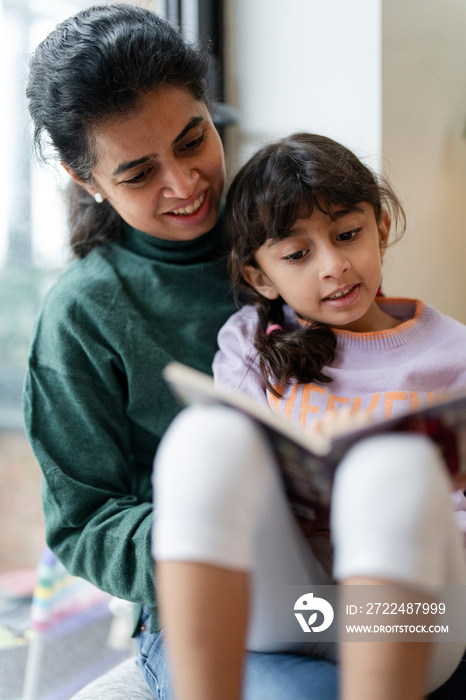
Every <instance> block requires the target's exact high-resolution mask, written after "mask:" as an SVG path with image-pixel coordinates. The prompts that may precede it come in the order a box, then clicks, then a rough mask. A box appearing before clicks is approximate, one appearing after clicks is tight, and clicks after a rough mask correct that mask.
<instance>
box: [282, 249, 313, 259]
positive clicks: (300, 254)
mask: <svg viewBox="0 0 466 700" xmlns="http://www.w3.org/2000/svg"><path fill="white" fill-rule="evenodd" d="M308 252H309V251H308V250H298V251H296V253H291V255H286V256H285V258H284V260H302V258H304V256H305V255H307V253H308Z"/></svg>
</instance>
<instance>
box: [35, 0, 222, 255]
mask: <svg viewBox="0 0 466 700" xmlns="http://www.w3.org/2000/svg"><path fill="white" fill-rule="evenodd" d="M208 63H209V58H208V55H207V54H206V53H205V52H204V51H201V50H197V49H195V48H193V47H191V46H189V45H188V44H186V43H185V42H184V41H183V39H182V38H181V36H180V34H179V33H178V31H177V30H176V29H175V28H174V27H173V26H172V25H171V24H169V23H168V22H166V21H165V20H163V19H161V18H160V17H158V16H157V15H155V14H154V13H153V12H151V11H149V10H145V9H143V8H141V7H136V6H134V5H126V4H115V5H106V6H95V7H90V8H88V9H86V10H83V11H81V12H79V13H78V14H77V15H75V16H74V17H71V18H69V19H67V20H65V21H64V22H63V23H61V24H59V25H58V26H57V27H56V28H55V30H54V31H52V32H51V34H49V36H48V37H47V38H46V39H44V41H43V42H42V43H41V44H40V45H39V46H38V47H37V49H36V50H35V52H34V54H33V55H32V58H31V61H30V71H29V81H28V86H27V90H26V95H27V97H28V100H29V111H30V114H31V117H32V120H33V123H34V145H35V149H36V153H37V154H38V156H39V157H41V158H42V159H44V160H45V159H46V150H47V147H49V146H51V147H52V148H53V149H54V151H55V153H56V155H57V156H58V158H59V159H60V160H62V161H64V162H65V163H66V164H67V165H69V167H70V168H71V169H72V170H73V171H74V172H75V173H76V174H77V175H78V176H79V177H80V178H81V179H82V180H83V181H84V182H92V169H93V167H94V166H95V164H96V154H95V150H94V148H93V138H92V136H93V127H95V126H96V125H99V124H102V123H104V122H105V121H106V120H108V119H109V118H111V117H113V116H114V115H118V114H123V115H127V114H130V113H131V112H133V111H134V110H135V109H137V107H138V105H139V104H140V101H141V99H142V98H143V97H144V95H146V94H147V93H149V92H151V91H154V90H157V89H158V88H160V87H161V86H163V85H170V86H176V87H180V88H183V89H185V90H187V91H188V92H189V93H190V94H191V95H192V96H193V97H194V98H195V99H196V100H202V101H204V102H206V103H208V96H207V91H206V74H207V70H208ZM69 218H70V228H71V247H72V250H73V252H74V254H75V255H77V256H78V257H84V256H85V255H87V253H89V251H90V250H91V249H92V248H93V247H95V246H96V245H100V244H102V243H106V242H109V241H111V240H115V239H117V238H119V237H120V236H121V234H122V230H123V220H122V219H121V217H120V216H119V214H117V212H116V211H115V210H114V209H113V207H112V206H111V205H110V204H109V203H108V202H107V201H105V202H104V203H102V204H97V203H96V202H95V201H94V199H93V198H92V197H91V195H89V194H88V193H87V192H86V191H85V190H84V189H83V188H82V187H80V186H79V185H78V184H76V183H74V182H73V183H72V185H71V187H70V192H69Z"/></svg>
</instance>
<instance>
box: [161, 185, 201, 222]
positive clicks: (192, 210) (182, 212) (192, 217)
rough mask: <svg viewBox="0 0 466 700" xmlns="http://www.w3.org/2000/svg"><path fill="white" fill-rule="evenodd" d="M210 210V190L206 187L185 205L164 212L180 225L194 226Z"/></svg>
mask: <svg viewBox="0 0 466 700" xmlns="http://www.w3.org/2000/svg"><path fill="white" fill-rule="evenodd" d="M209 211H210V190H209V189H206V190H204V191H203V192H201V194H200V195H198V196H197V197H196V199H195V200H194V201H193V202H192V204H188V206H186V207H179V208H178V209H173V210H172V211H168V212H166V213H165V214H164V216H166V217H168V218H169V219H170V220H171V221H174V222H175V223H177V224H179V225H180V226H196V225H197V224H200V223H202V221H204V219H205V218H206V217H207V216H208V214H209Z"/></svg>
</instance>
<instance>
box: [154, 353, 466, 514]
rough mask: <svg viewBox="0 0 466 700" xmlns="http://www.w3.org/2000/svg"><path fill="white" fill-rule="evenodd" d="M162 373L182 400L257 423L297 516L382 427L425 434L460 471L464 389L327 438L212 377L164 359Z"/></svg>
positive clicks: (319, 509)
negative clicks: (344, 460) (349, 453)
mask: <svg viewBox="0 0 466 700" xmlns="http://www.w3.org/2000/svg"><path fill="white" fill-rule="evenodd" d="M163 375H164V378H165V380H166V381H167V383H168V384H169V386H170V387H171V389H172V391H173V392H174V394H175V395H176V396H177V397H178V398H179V399H180V400H181V402H182V403H184V404H185V405H189V404H195V403H198V404H199V403H201V404H211V405H212V404H214V405H215V404H217V405H226V406H230V407H233V408H235V409H236V410H238V411H241V412H242V413H245V414H247V415H248V416H249V417H250V418H251V419H252V420H254V421H255V422H256V423H258V424H259V425H260V426H261V428H262V429H263V430H264V431H265V433H266V434H267V437H268V440H269V441H270V444H271V445H272V449H273V451H274V453H275V455H276V458H277V462H278V464H279V465H280V468H281V471H282V475H283V479H284V483H285V489H286V492H287V495H288V498H289V500H290V503H291V505H292V508H293V510H294V512H295V514H296V515H297V516H298V517H301V518H306V519H310V520H314V519H316V518H317V517H319V516H320V514H322V513H323V512H325V510H327V509H328V507H329V505H330V496H331V490H332V482H333V474H334V471H335V469H336V467H337V465H338V463H339V462H340V460H341V459H342V457H343V456H344V454H345V453H346V452H347V450H348V449H349V448H350V447H351V446H352V445H354V444H355V443H356V442H358V441H359V440H361V439H363V438H365V437H370V436H372V435H378V434H381V433H384V432H388V431H404V432H416V433H422V434H425V435H428V436H429V437H430V438H431V439H432V440H433V441H434V442H435V443H437V445H438V446H439V448H440V450H441V452H442V454H443V457H444V459H445V462H446V464H447V466H448V469H449V470H450V472H451V473H457V472H459V471H466V394H461V395H455V396H453V397H452V398H450V399H447V400H442V401H440V402H438V403H435V404H432V405H430V406H428V407H424V408H420V409H417V410H414V411H411V412H409V413H404V414H402V415H400V416H397V417H395V418H389V419H387V420H378V421H374V422H372V423H370V424H368V425H366V426H365V427H363V428H359V429H356V430H353V431H351V432H346V433H344V434H340V435H338V436H337V437H334V438H332V439H329V438H326V437H324V436H322V435H320V434H318V433H313V432H312V431H308V432H305V431H303V430H301V429H300V428H298V427H296V426H295V425H294V424H293V423H291V422H290V421H288V420H286V419H285V418H283V417H282V416H280V415H279V414H277V413H275V412H274V411H272V409H271V408H269V407H268V406H267V405H266V404H261V403H259V402H258V401H255V400H254V399H252V398H251V397H249V396H246V395H245V394H241V393H240V392H232V391H230V390H229V389H223V388H219V387H215V386H214V381H213V379H212V377H210V376H208V375H207V374H203V373H202V372H199V371H197V370H194V369H192V368H190V367H187V366H186V365H182V364H179V363H176V362H173V363H170V364H169V365H167V367H166V368H165V370H164V373H163Z"/></svg>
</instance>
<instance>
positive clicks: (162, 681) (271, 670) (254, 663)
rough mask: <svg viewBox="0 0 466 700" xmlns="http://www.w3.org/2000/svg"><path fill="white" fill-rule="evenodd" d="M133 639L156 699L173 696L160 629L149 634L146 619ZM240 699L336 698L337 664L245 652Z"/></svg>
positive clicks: (301, 699)
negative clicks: (144, 627) (140, 630)
mask: <svg viewBox="0 0 466 700" xmlns="http://www.w3.org/2000/svg"><path fill="white" fill-rule="evenodd" d="M145 618H146V614H144V615H143V618H142V622H143V623H144V624H146V625H147V627H146V629H145V630H144V631H143V632H139V634H138V639H137V647H138V649H137V650H138V658H137V663H138V666H139V668H140V670H141V671H142V674H143V676H144V678H145V680H146V682H147V684H148V686H149V688H150V690H151V692H152V694H153V695H154V697H155V698H157V700H174V698H173V692H172V688H171V680H170V670H169V665H168V660H167V655H166V652H165V643H164V639H163V632H157V633H156V634H150V632H149V627H150V624H148V622H150V620H148V619H147V618H146V619H145ZM243 697H244V700H283V698H286V699H287V700H337V698H338V668H337V666H336V665H335V664H332V663H330V662H329V661H321V660H319V659H312V658H309V657H306V656H299V655H296V654H263V653H258V652H248V653H247V656H246V668H245V680H244V695H243Z"/></svg>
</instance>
